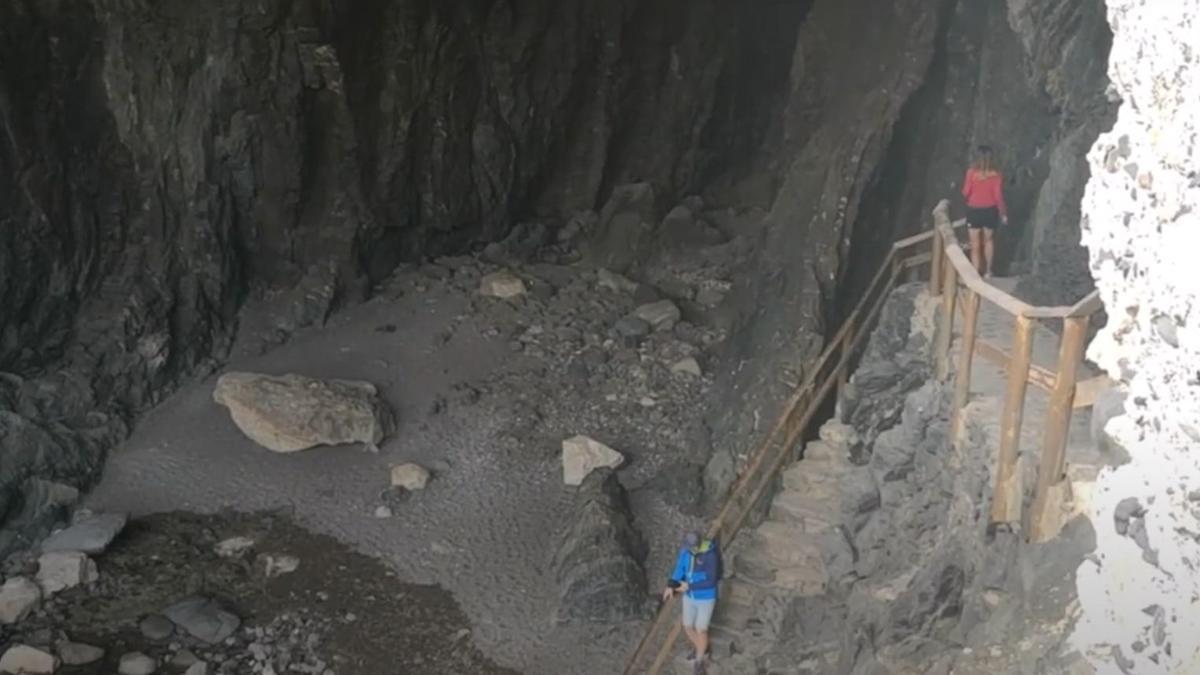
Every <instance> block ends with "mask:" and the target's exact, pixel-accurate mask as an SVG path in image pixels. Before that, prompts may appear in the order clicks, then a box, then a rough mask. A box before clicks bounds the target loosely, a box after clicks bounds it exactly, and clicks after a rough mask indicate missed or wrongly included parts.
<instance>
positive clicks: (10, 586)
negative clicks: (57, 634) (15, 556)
mask: <svg viewBox="0 0 1200 675" xmlns="http://www.w3.org/2000/svg"><path fill="white" fill-rule="evenodd" d="M41 602H42V590H41V589H40V588H38V585H37V584H35V583H33V582H32V581H30V580H29V579H26V578H25V577H12V578H11V579H6V580H5V581H4V585H3V586H0V623H2V624H14V623H19V622H21V621H22V620H24V619H25V617H27V616H29V613H30V612H32V611H33V610H35V609H37V606H38V605H39V604H41Z"/></svg>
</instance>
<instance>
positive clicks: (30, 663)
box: [0, 645, 58, 675]
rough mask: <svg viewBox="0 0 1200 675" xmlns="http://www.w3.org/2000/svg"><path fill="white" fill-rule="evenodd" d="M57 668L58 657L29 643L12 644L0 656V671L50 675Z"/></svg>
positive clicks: (28, 674) (27, 674) (22, 674)
mask: <svg viewBox="0 0 1200 675" xmlns="http://www.w3.org/2000/svg"><path fill="white" fill-rule="evenodd" d="M57 669H58V657H56V656H54V655H52V654H47V653H46V652H44V651H42V650H40V649H35V648H33V647H30V646H29V645H13V646H11V647H9V648H8V650H7V651H5V652H4V656H0V673H19V674H21V675H50V674H51V673H53V672H54V671H55V670H57Z"/></svg>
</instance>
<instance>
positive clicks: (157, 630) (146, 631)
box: [138, 614, 175, 642]
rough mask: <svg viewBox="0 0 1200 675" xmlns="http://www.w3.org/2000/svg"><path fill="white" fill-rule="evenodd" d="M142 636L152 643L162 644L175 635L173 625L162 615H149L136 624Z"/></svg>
mask: <svg viewBox="0 0 1200 675" xmlns="http://www.w3.org/2000/svg"><path fill="white" fill-rule="evenodd" d="M138 629H139V630H141V631H142V635H144V636H146V639H147V640H150V641H152V642H163V641H164V640H166V639H167V638H169V637H171V636H172V635H174V634H175V624H173V623H171V620H170V619H168V618H167V617H165V616H163V615H162V614H151V615H149V616H147V617H146V618H144V619H142V620H141V622H139V623H138Z"/></svg>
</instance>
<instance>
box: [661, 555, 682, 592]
mask: <svg viewBox="0 0 1200 675" xmlns="http://www.w3.org/2000/svg"><path fill="white" fill-rule="evenodd" d="M686 575H687V553H686V552H685V551H680V552H679V558H677V559H676V560H675V569H674V570H672V571H671V576H670V577H668V578H669V579H670V580H671V581H673V582H675V583H677V584H679V587H678V588H677V589H676V588H671V586H670V584H668V585H667V587H666V588H664V589H663V592H662V596H663V600H664V601H665V600H666V599H667V598H669V597H671V595H672V594H673V593H675V591H676V590H678V591H679V592H680V593H682V592H684V591H686V590H687V584H686V583H684V581H683V578H684V576H686Z"/></svg>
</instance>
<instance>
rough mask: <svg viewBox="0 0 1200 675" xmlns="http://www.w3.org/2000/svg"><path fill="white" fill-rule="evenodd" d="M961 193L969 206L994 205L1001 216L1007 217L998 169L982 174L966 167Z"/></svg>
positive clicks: (982, 207)
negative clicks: (985, 174)
mask: <svg viewBox="0 0 1200 675" xmlns="http://www.w3.org/2000/svg"><path fill="white" fill-rule="evenodd" d="M962 194H963V199H966V200H967V206H968V207H969V208H972V209H986V208H989V207H992V206H994V207H996V209H997V210H999V211H1000V217H1001V218H1007V217H1008V206H1007V205H1006V204H1005V203H1004V177H1003V176H1001V175H1000V172H999V171H993V172H992V173H991V174H989V175H987V176H984V175H983V174H981V173H980V172H978V171H976V170H975V169H967V176H966V178H964V179H963V187H962Z"/></svg>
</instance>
